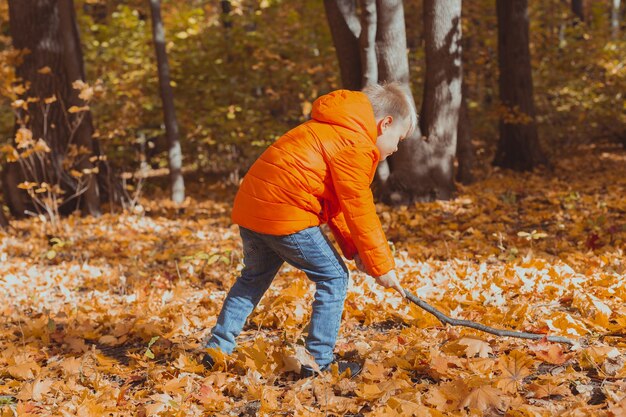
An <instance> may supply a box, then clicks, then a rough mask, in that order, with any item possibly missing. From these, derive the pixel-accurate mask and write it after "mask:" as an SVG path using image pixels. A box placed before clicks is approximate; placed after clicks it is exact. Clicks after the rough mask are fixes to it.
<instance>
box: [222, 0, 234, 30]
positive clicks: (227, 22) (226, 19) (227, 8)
mask: <svg viewBox="0 0 626 417" xmlns="http://www.w3.org/2000/svg"><path fill="white" fill-rule="evenodd" d="M220 5H221V6H222V15H221V18H222V25H223V26H224V29H230V28H231V27H233V20H232V18H231V17H230V12H231V11H232V8H233V7H232V4H230V0H220Z"/></svg>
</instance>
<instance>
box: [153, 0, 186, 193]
mask: <svg viewBox="0 0 626 417" xmlns="http://www.w3.org/2000/svg"><path fill="white" fill-rule="evenodd" d="M150 11H151V13H152V36H153V39H154V47H155V49H156V57H157V66H158V72H159V86H160V89H161V100H162V102H163V116H164V119H165V133H166V135H167V141H168V144H169V150H168V156H169V159H168V161H169V168H170V182H171V187H172V201H174V202H175V203H182V202H183V200H184V199H185V182H184V179H183V172H182V165H183V155H182V150H181V146H180V139H179V134H178V122H177V120H176V112H175V109H174V93H173V92H172V86H171V85H170V68H169V63H168V60H167V51H166V50H165V29H164V28H163V20H162V19H161V1H160V0H150Z"/></svg>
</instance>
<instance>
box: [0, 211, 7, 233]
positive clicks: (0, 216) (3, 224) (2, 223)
mask: <svg viewBox="0 0 626 417" xmlns="http://www.w3.org/2000/svg"><path fill="white" fill-rule="evenodd" d="M7 227H9V221H8V220H7V218H6V216H5V215H4V210H2V205H0V229H6V228H7Z"/></svg>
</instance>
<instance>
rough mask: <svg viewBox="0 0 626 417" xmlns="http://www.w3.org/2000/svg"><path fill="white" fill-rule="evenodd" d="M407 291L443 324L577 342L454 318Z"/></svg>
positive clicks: (487, 331)
mask: <svg viewBox="0 0 626 417" xmlns="http://www.w3.org/2000/svg"><path fill="white" fill-rule="evenodd" d="M405 293H406V298H408V299H409V300H411V302H412V303H414V304H416V305H417V306H419V307H421V308H423V309H424V310H426V311H428V312H429V313H430V314H432V315H433V316H435V317H437V318H438V319H439V321H440V322H441V323H443V324H449V325H451V326H464V327H471V328H472V329H476V330H480V331H482V332H486V333H491V334H495V335H496V336H506V337H517V338H521V339H533V340H541V339H544V338H546V339H547V340H548V341H549V342H556V343H566V344H568V345H574V344H576V342H575V341H573V340H571V339H568V338H566V337H561V336H547V337H546V335H545V334H537V333H526V332H517V331H513V330H504V329H496V328H494V327H489V326H486V325H484V324H480V323H476V322H475V321H471V320H459V319H453V318H452V317H448V316H446V315H445V314H443V313H442V312H441V311H439V310H437V309H436V308H435V307H433V306H431V305H430V304H428V303H426V302H425V301H422V300H420V299H419V298H417V297H416V296H415V295H413V294H411V293H410V292H408V291H406V290H405Z"/></svg>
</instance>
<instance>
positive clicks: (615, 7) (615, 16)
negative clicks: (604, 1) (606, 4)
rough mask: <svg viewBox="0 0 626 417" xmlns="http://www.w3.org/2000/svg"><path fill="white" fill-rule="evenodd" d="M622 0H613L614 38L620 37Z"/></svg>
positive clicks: (612, 31)
mask: <svg viewBox="0 0 626 417" xmlns="http://www.w3.org/2000/svg"><path fill="white" fill-rule="evenodd" d="M620 3H621V2H620V0H612V1H611V36H612V38H613V39H614V40H617V39H619V6H620Z"/></svg>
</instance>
